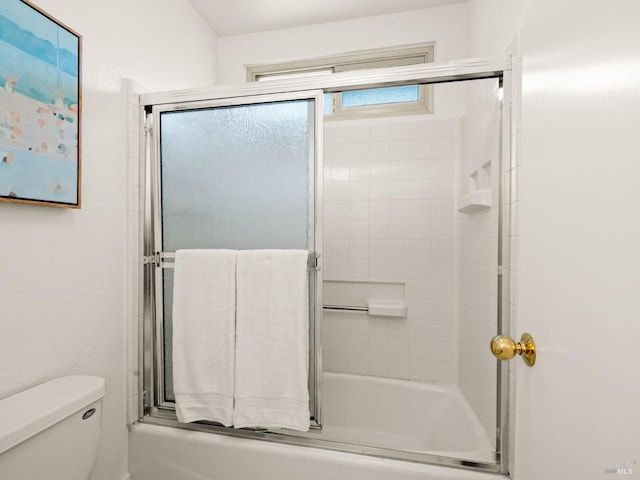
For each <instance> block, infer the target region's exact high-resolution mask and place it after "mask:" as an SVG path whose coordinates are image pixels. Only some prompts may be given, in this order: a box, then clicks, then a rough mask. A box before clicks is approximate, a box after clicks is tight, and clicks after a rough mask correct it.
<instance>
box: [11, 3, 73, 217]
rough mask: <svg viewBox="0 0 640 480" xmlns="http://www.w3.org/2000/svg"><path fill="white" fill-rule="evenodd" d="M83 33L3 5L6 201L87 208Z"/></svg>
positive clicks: (22, 6)
mask: <svg viewBox="0 0 640 480" xmlns="http://www.w3.org/2000/svg"><path fill="white" fill-rule="evenodd" d="M81 44H82V38H81V37H80V35H78V34H77V33H75V32H74V31H73V30H71V29H70V28H68V27H66V26H65V25H63V24H62V23H60V22H59V21H58V20H56V19H54V18H52V17H51V16H50V15H48V14H46V13H45V12H43V11H42V10H40V9H39V8H38V7H36V6H35V5H33V4H31V3H29V2H27V1H25V0H2V1H1V2H0V201H3V202H14V203H28V204H34V205H47V206H55V207H65V208H80V183H81V182H80V180H81V175H80V173H81V168H80V114H81V108H80V107H81V100H82V98H81V84H80V73H81V70H80V57H81Z"/></svg>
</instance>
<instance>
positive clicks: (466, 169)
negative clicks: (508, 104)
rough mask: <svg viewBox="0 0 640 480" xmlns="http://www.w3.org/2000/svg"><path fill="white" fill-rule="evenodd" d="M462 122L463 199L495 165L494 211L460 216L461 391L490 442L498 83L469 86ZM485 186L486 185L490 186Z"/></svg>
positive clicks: (492, 181) (493, 409)
mask: <svg viewBox="0 0 640 480" xmlns="http://www.w3.org/2000/svg"><path fill="white" fill-rule="evenodd" d="M466 88H467V95H466V97H467V102H466V112H465V116H464V121H463V138H464V140H463V156H462V158H461V168H460V171H461V185H460V193H461V197H464V196H465V195H466V194H468V193H469V192H470V191H471V190H473V189H474V187H473V186H472V185H473V184H474V181H473V180H472V179H471V178H470V177H471V175H472V174H473V173H474V172H477V171H478V169H481V167H482V165H484V164H486V163H487V162H490V168H489V169H487V173H490V175H487V176H488V177H490V178H487V179H486V182H487V183H490V186H489V188H490V190H491V207H490V208H486V209H483V210H479V211H477V212H475V213H470V214H459V220H458V221H459V228H458V230H459V233H460V242H459V244H458V246H459V249H460V250H459V252H458V255H457V258H459V265H458V266H457V268H458V277H459V299H460V300H459V321H460V372H459V379H460V384H459V385H460V388H461V389H462V391H463V393H464V395H465V397H466V398H467V400H468V401H469V403H470V404H471V406H472V408H473V410H474V411H475V413H476V415H477V416H478V418H479V419H480V421H481V423H482V424H483V426H484V428H485V430H486V432H487V434H488V436H489V438H490V439H492V440H493V439H495V433H494V432H495V426H496V391H497V390H496V389H497V386H496V360H495V358H494V357H493V355H491V352H490V350H489V340H490V339H491V338H492V337H493V336H494V335H496V331H497V323H496V321H497V308H498V297H497V285H498V282H497V268H496V265H497V262H498V208H497V206H498V202H499V201H500V199H499V197H498V188H497V187H498V183H499V175H500V172H499V162H498V159H499V138H500V137H499V133H500V118H499V117H500V110H499V96H498V80H497V79H488V80H476V81H473V82H468V83H467V84H466ZM484 187H487V185H486V184H485V185H484Z"/></svg>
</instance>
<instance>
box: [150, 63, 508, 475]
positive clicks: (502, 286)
mask: <svg viewBox="0 0 640 480" xmlns="http://www.w3.org/2000/svg"><path fill="white" fill-rule="evenodd" d="M511 62H512V60H511V57H510V56H504V57H492V58H486V59H472V60H461V61H457V62H451V63H445V64H421V65H410V66H404V67H390V68H382V69H375V70H367V71H356V72H344V73H336V74H332V75H326V76H319V77H317V78H300V79H292V80H272V81H264V82H259V83H253V84H241V85H229V86H216V87H211V88H203V89H190V90H179V91H170V92H158V93H147V94H143V95H141V96H140V108H141V112H142V114H146V113H150V112H151V111H152V110H153V108H164V107H162V106H166V105H173V106H174V107H171V108H175V106H177V108H182V107H186V106H187V105H188V104H191V103H193V102H196V103H198V102H213V103H215V104H217V105H224V104H233V102H238V101H243V100H240V99H245V100H246V99H251V98H253V99H258V98H259V96H261V95H276V96H278V95H285V96H287V95H290V96H291V95H293V96H295V95H299V94H300V93H301V92H310V91H315V92H323V93H332V92H339V91H348V90H357V89H364V88H376V87H393V86H402V85H411V84H414V85H415V84H423V85H429V84H438V83H450V82H459V81H468V80H479V79H490V78H496V79H498V80H499V81H500V84H501V86H502V88H503V100H502V106H501V117H500V155H499V159H498V161H499V172H500V174H499V199H500V201H499V205H498V265H497V283H498V308H497V311H498V317H497V329H496V330H497V331H496V334H501V335H509V325H510V317H509V314H510V292H509V284H510V281H509V278H510V275H509V270H510V241H509V239H510V203H511V201H512V198H511V197H512V194H511V172H512V169H513V168H514V167H515V152H514V148H513V143H512V130H513V128H512V127H513V117H512V103H513V79H512V66H511ZM225 102H228V103H225ZM181 106H182V107H181ZM319 113H320V115H321V114H322V111H321V110H320V112H319ZM321 125H322V120H321V119H320V121H317V122H316V129H318V128H319V129H320V133H319V134H320V137H319V139H317V141H316V154H317V155H318V161H319V162H320V168H321V166H322V165H321V163H322V132H321V130H322V128H321ZM153 128H154V126H153V124H152V123H147V125H146V126H145V130H147V131H149V130H153ZM143 141H144V144H145V145H146V149H145V150H146V153H145V156H146V157H147V162H146V164H147V169H146V182H145V185H146V186H145V250H144V251H145V256H149V257H145V258H151V256H153V255H155V252H157V250H154V248H155V245H153V244H152V242H151V241H150V237H153V235H154V233H155V232H154V218H155V216H157V215H158V213H159V212H154V211H153V209H152V207H151V198H152V195H153V192H152V191H153V189H154V188H157V187H154V184H156V182H158V179H157V178H154V175H153V172H151V169H150V168H149V164H150V159H151V156H152V151H153V150H154V149H157V148H158V147H159V144H158V145H154V144H153V142H152V141H150V137H149V135H145V138H144V139H143ZM322 179H323V177H322V170H321V169H320V170H319V171H316V182H320V183H321V182H322ZM316 187H318V185H316ZM319 191H320V192H321V191H322V188H321V186H320V188H319ZM316 202H317V205H316V209H319V210H316V213H318V211H320V213H321V207H322V195H321V193H320V195H319V197H317V198H316ZM319 218H322V217H321V215H320V217H319ZM155 223H156V224H157V221H156V222H155ZM316 237H317V238H316V241H317V242H318V243H317V244H316V245H317V246H318V247H317V248H316V250H317V251H318V252H321V248H320V247H321V246H322V230H321V225H316ZM150 263H151V262H150ZM152 267H153V265H146V269H145V274H144V278H145V294H144V297H145V298H144V320H143V322H142V325H141V327H140V328H141V332H140V333H141V335H142V338H144V348H143V352H142V358H143V365H144V371H143V377H144V378H143V382H142V386H141V389H142V392H141V395H140V398H141V399H142V401H141V403H142V404H141V405H140V411H141V412H143V415H141V421H144V422H147V423H153V424H159V425H166V426H172V427H178V428H186V429H191V430H200V431H207V432H213V433H218V434H223V435H233V436H238V437H244V438H253V439H260V440H266V441H272V442H279V443H287V444H295V445H307V446H314V447H319V448H325V449H331V450H340V451H346V452H353V453H359V454H365V455H372V456H377V457H383V458H394V459H400V460H407V461H414V462H420V463H428V464H434V465H443V466H450V467H456V468H463V469H470V470H475V471H482V472H491V473H502V474H507V473H508V457H509V452H508V446H509V433H510V428H509V421H510V418H509V364H508V362H497V361H496V365H497V366H496V375H497V391H496V408H497V410H496V414H497V415H496V419H497V422H496V453H495V461H494V462H488V461H475V460H465V459H459V458H452V457H444V456H440V455H437V454H424V453H414V452H401V451H397V450H390V449H383V448H375V447H363V446H359V445H351V444H343V443H339V442H330V441H326V440H320V439H318V438H313V435H312V434H310V435H307V436H304V437H303V436H296V435H294V434H292V432H291V433H290V432H283V431H262V430H256V431H251V430H244V429H242V430H234V429H228V428H226V427H219V426H216V425H211V424H201V423H195V424H181V423H178V422H177V420H176V419H175V413H174V414H173V415H172V414H170V412H168V411H167V410H166V409H163V408H159V407H161V405H159V404H158V403H157V398H155V396H156V392H157V384H156V383H155V381H154V378H155V376H156V374H157V372H155V373H154V371H155V370H156V368H157V362H158V358H157V352H156V351H155V349H154V348H153V345H154V344H155V342H157V338H156V337H155V335H156V334H157V332H156V326H155V325H154V322H153V317H154V313H153V311H154V305H155V303H156V302H155V298H154V297H155V295H157V292H156V291H155V290H154V289H153V288H151V289H149V290H148V289H147V286H149V285H153V284H152V283H151V282H152V280H153V275H154V272H153V270H154V269H153V268H152ZM317 287H318V289H321V287H322V285H321V282H320V284H319V285H318V286H317ZM321 300H322V298H321V294H319V295H318V298H317V299H316V302H317V305H316V308H321ZM318 318H321V317H320V316H318ZM318 327H319V326H317V327H316V328H318ZM317 340H318V342H317V343H316V345H315V353H316V355H317V363H316V365H317V366H318V367H320V370H319V372H321V352H322V350H321V345H320V341H319V340H320V337H319V336H318V337H317ZM489 340H490V339H487V345H488V343H489ZM317 398H321V391H320V390H318V392H317ZM317 408H318V417H317V418H318V420H319V419H320V418H321V414H320V413H319V412H320V408H321V406H320V404H319V403H318V405H317Z"/></svg>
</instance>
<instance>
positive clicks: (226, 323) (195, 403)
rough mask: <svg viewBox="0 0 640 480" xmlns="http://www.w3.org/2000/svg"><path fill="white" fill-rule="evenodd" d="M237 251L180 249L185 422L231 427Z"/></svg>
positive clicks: (179, 378) (179, 360) (179, 387)
mask: <svg viewBox="0 0 640 480" xmlns="http://www.w3.org/2000/svg"><path fill="white" fill-rule="evenodd" d="M236 254H237V252H236V251H235V250H178V251H177V252H176V258H175V270H174V287H173V386H174V392H175V397H176V413H177V415H178V420H179V421H180V422H185V423H187V422H195V421H198V420H209V421H214V422H220V423H222V424H223V425H226V426H230V425H231V424H232V418H233V391H234V367H235V299H236V292H235V287H236V284H235V276H236Z"/></svg>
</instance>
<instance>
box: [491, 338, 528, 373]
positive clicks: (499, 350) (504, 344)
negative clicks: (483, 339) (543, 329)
mask: <svg viewBox="0 0 640 480" xmlns="http://www.w3.org/2000/svg"><path fill="white" fill-rule="evenodd" d="M491 353H493V354H494V355H495V357H496V358H498V359H499V360H511V359H512V358H513V357H515V356H516V355H521V356H522V360H524V363H526V364H527V365H528V366H529V367H533V364H534V363H536V344H535V342H534V341H533V337H532V336H531V335H529V334H528V333H523V334H522V337H521V338H520V341H519V342H518V343H516V342H514V341H513V339H512V338H511V337H506V336H504V335H498V336H497V337H493V338H492V339H491Z"/></svg>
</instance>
